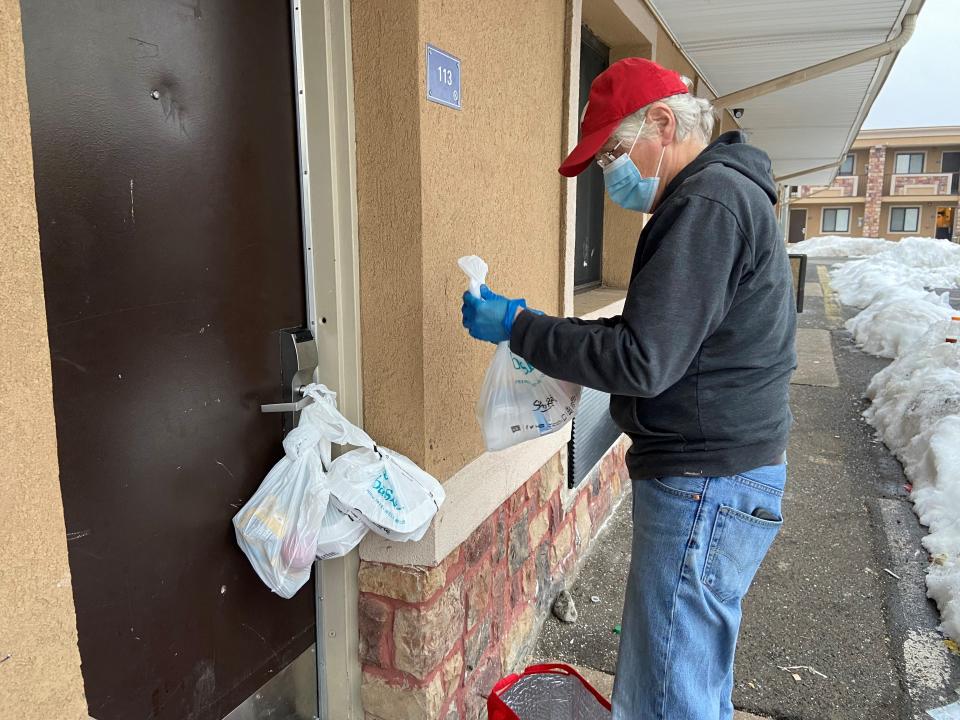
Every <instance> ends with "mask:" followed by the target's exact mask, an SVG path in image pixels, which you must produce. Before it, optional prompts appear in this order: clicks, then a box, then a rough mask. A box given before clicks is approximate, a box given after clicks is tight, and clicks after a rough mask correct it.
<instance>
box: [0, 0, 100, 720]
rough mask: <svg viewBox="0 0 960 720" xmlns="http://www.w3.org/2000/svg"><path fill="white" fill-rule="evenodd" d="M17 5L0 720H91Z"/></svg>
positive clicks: (5, 44)
mask: <svg viewBox="0 0 960 720" xmlns="http://www.w3.org/2000/svg"><path fill="white" fill-rule="evenodd" d="M29 122H30V120H29V111H28V107H27V93H26V81H25V79H24V68H23V44H22V40H21V32H20V6H19V3H18V2H16V0H2V2H0V145H2V147H3V152H2V153H0V228H3V232H2V233H0V318H2V337H3V341H2V343H0V497H2V498H3V502H2V503H0V717H3V718H17V719H18V720H34V719H36V720H48V719H49V718H64V719H65V720H69V719H72V718H86V717H87V712H86V701H85V700H84V694H83V680H82V678H81V675H80V654H79V651H78V649H77V629H76V617H75V614H74V608H73V594H72V589H71V583H70V568H69V565H68V563H67V543H66V530H65V528H64V522H63V506H62V503H61V499H60V482H59V473H58V466H57V443H56V432H55V427H54V416H53V401H52V392H53V390H52V386H51V381H50V349H49V347H48V345H47V325H46V310H45V307H44V301H43V281H42V277H41V273H40V244H39V242H40V241H39V236H38V233H37V212H36V207H35V204H34V189H33V158H32V156H31V149H30V124H29Z"/></svg>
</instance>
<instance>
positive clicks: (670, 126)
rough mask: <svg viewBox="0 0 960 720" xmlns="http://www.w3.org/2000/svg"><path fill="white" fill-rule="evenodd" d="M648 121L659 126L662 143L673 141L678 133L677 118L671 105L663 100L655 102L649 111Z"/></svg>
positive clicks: (666, 143) (667, 143)
mask: <svg viewBox="0 0 960 720" xmlns="http://www.w3.org/2000/svg"><path fill="white" fill-rule="evenodd" d="M647 122H652V123H654V124H655V125H656V126H657V130H658V131H659V134H660V143H661V144H662V145H664V146H666V145H669V144H670V143H672V142H673V140H674V138H675V137H676V134H677V118H676V116H674V114H673V110H671V109H670V108H669V106H667V105H666V104H664V103H661V102H657V103H654V104H653V106H652V107H651V108H650V109H649V110H648V111H647Z"/></svg>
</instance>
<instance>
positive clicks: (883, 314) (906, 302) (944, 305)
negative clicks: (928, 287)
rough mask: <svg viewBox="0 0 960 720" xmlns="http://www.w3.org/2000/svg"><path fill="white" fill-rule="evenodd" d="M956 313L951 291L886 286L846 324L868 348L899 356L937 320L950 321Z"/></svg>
mask: <svg viewBox="0 0 960 720" xmlns="http://www.w3.org/2000/svg"><path fill="white" fill-rule="evenodd" d="M953 314H954V312H953V310H951V308H950V302H949V296H948V294H947V293H943V294H942V295H937V294H936V293H932V292H924V291H923V290H914V289H913V288H909V287H883V288H881V289H880V290H878V291H877V292H876V293H875V294H874V297H873V302H871V303H870V304H869V305H868V306H867V307H866V308H865V309H864V310H863V311H862V312H860V314H859V315H857V316H856V317H854V318H852V319H850V320H847V323H846V328H847V330H849V331H850V333H851V334H852V335H853V338H854V340H856V341H857V345H859V346H860V348H861V349H862V350H864V351H865V352H868V353H870V354H871V355H879V356H880V357H885V358H895V357H898V356H900V355H901V354H902V352H903V351H904V350H905V349H906V348H907V347H908V346H910V345H911V344H913V343H914V342H916V341H917V340H918V339H920V338H921V337H922V336H923V335H924V333H926V332H927V329H928V328H929V327H930V326H931V325H932V324H933V323H936V322H940V321H949V320H950V317H951V315H953ZM943 340H944V337H943V336H941V337H940V339H939V342H940V343H941V344H943Z"/></svg>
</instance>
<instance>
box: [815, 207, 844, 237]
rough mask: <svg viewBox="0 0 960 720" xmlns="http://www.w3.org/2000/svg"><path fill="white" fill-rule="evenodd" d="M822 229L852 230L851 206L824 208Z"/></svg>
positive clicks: (833, 230) (828, 230)
mask: <svg viewBox="0 0 960 720" xmlns="http://www.w3.org/2000/svg"><path fill="white" fill-rule="evenodd" d="M820 229H821V230H822V231H823V232H841V233H845V232H850V208H824V209H823V222H822V223H821V224H820Z"/></svg>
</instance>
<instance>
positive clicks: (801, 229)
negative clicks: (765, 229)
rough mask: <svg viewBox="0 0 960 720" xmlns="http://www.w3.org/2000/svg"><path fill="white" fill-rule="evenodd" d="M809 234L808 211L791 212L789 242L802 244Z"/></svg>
mask: <svg viewBox="0 0 960 720" xmlns="http://www.w3.org/2000/svg"><path fill="white" fill-rule="evenodd" d="M806 232H807V211H806V210H792V209H791V210H790V228H789V232H788V234H787V242H792V243H795V242H800V241H801V240H804V239H805V236H806Z"/></svg>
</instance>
